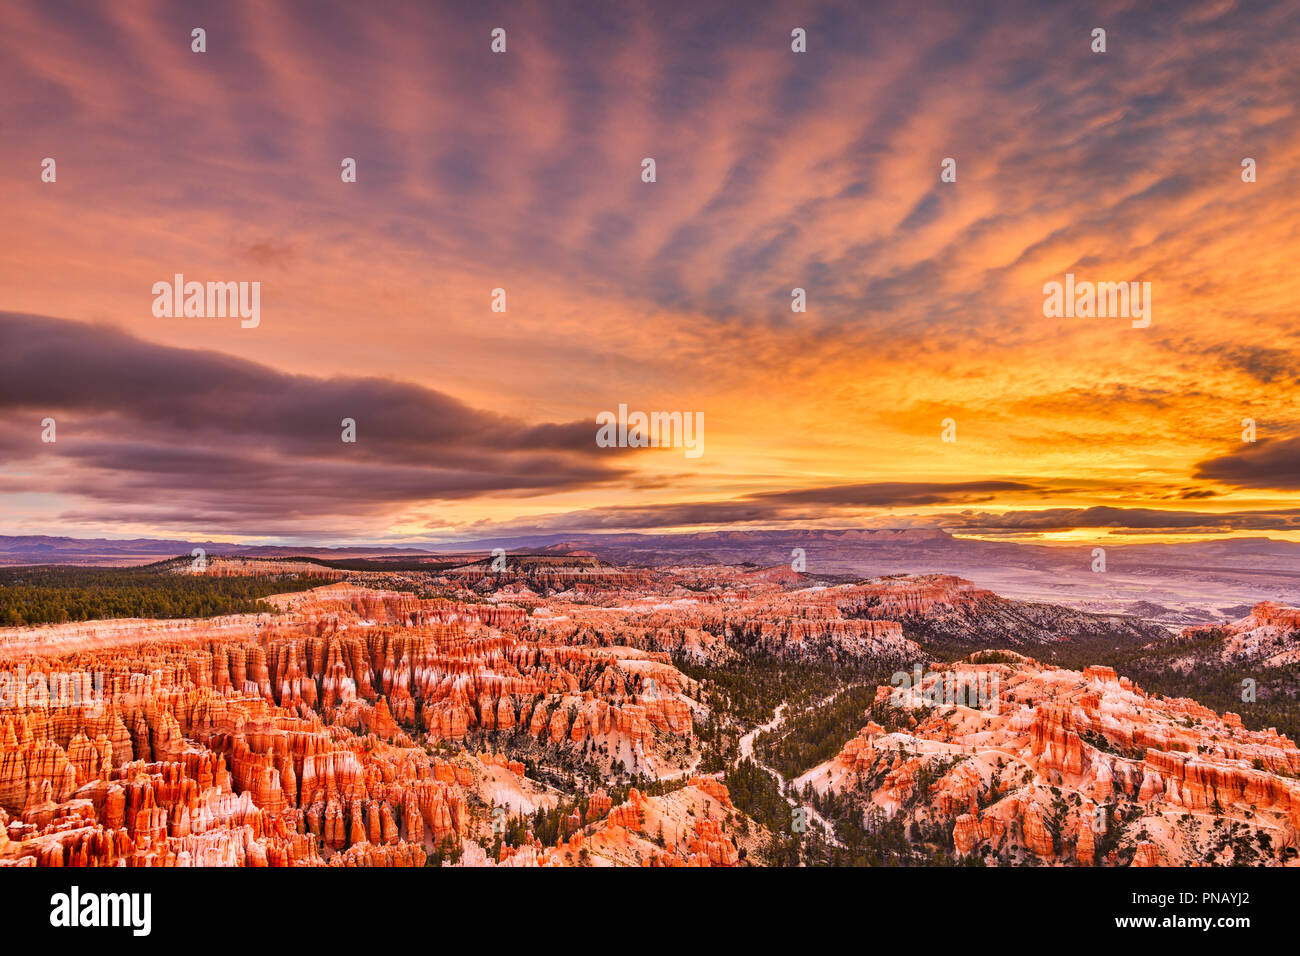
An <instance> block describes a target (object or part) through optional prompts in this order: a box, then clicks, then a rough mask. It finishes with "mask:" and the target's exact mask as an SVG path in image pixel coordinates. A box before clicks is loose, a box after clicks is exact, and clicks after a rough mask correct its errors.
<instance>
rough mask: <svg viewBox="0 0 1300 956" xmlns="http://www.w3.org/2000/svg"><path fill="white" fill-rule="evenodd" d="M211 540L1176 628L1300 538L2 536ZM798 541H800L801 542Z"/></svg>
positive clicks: (98, 560)
mask: <svg viewBox="0 0 1300 956" xmlns="http://www.w3.org/2000/svg"><path fill="white" fill-rule="evenodd" d="M194 548H203V549H204V551H205V552H207V553H208V554H212V555H218V554H245V555H249V556H253V557H262V558H276V557H293V556H298V555H301V556H306V557H316V558H323V559H340V558H363V557H364V558H376V557H385V556H388V557H393V558H405V559H412V558H416V559H418V558H421V557H428V558H430V559H431V560H436V559H439V558H446V557H448V556H452V555H455V556H469V557H471V558H472V557H481V556H482V555H483V554H484V553H487V552H490V551H491V550H492V549H493V548H504V549H506V551H507V552H519V551H529V552H534V553H567V552H571V551H584V552H588V553H590V554H592V555H596V556H598V557H600V558H601V559H603V560H605V561H608V562H609V563H611V564H616V565H642V566H651V567H664V566H671V565H688V564H744V563H750V564H754V565H758V566H761V567H775V566H780V565H786V566H789V565H791V564H792V563H793V562H794V561H795V560H796V559H797V558H798V557H799V556H800V555H802V560H803V562H804V567H805V568H806V570H807V571H808V572H810V573H813V574H817V575H830V576H833V575H842V576H845V577H855V578H856V577H874V576H878V575H883V574H903V573H914V574H922V573H933V572H946V573H951V574H957V575H960V576H962V577H965V578H969V579H970V580H972V581H975V582H976V583H977V584H979V585H981V586H982V587H987V588H990V589H992V590H995V591H997V592H998V593H1000V594H1005V595H1008V596H1011V597H1017V598H1021V599H1027V600H1040V601H1051V602H1054V603H1059V604H1067V605H1072V606H1075V607H1078V608H1080V609H1084V610H1091V611H1097V612H1102V613H1125V614H1134V615H1138V616H1140V617H1143V618H1147V619H1149V620H1158V621H1161V622H1162V623H1165V624H1168V625H1171V626H1175V625H1177V626H1181V625H1187V624H1197V623H1205V622H1216V621H1223V620H1231V619H1235V618H1236V617H1239V616H1240V615H1241V613H1243V612H1242V607H1243V606H1249V605H1253V604H1254V603H1256V602H1258V601H1265V600H1271V601H1280V602H1283V603H1287V602H1292V601H1293V600H1294V598H1295V594H1296V590H1297V585H1300V543H1297V542H1291V541H1278V540H1274V539H1271V538H1265V537H1252V538H1234V539H1219V540H1213V541H1204V542H1189V543H1178V544H1131V545H1122V546H1111V547H1107V548H1106V555H1105V559H1106V570H1105V571H1104V572H1099V571H1094V570H1093V567H1094V563H1095V558H1094V554H1093V546H1092V545H1078V546H1065V545H1040V544H1024V543H1020V542H1009V541H988V540H982V539H975V538H961V537H954V536H953V535H950V534H948V533H946V532H943V531H939V530H933V529H899V530H857V529H846V530H829V531H828V530H808V529H804V530H799V529H795V530H763V531H704V532H693V533H684V534H584V535H574V534H571V533H570V534H567V535H566V534H555V535H545V536H537V535H534V536H527V537H502V538H491V539H479V540H474V541H465V542H460V543H457V544H455V545H446V546H437V547H429V548H419V547H392V546H386V545H356V546H350V547H341V548H329V547H319V546H317V547H307V546H301V545H241V544H238V543H235V544H231V543H225V542H215V541H182V540H173V539H165V538H130V539H110V538H92V539H85V538H66V537H51V536H46V535H29V536H7V535H0V564H3V565H18V564H77V565H127V564H147V563H149V562H152V561H158V560H162V559H164V558H171V557H176V556H177V555H188V554H190V553H191V552H192V551H193V549H194ZM796 549H798V550H796Z"/></svg>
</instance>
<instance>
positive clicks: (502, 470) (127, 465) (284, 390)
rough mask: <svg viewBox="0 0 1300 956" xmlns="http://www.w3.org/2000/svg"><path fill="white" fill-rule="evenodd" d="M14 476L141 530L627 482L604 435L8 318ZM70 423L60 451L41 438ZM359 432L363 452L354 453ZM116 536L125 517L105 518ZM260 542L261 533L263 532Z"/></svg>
mask: <svg viewBox="0 0 1300 956" xmlns="http://www.w3.org/2000/svg"><path fill="white" fill-rule="evenodd" d="M0 414H3V417H4V423H3V425H2V426H0V461H4V462H5V464H7V465H16V464H19V463H23V464H24V465H29V464H31V463H39V464H41V465H42V466H44V467H45V468H47V469H48V472H42V476H41V477H40V478H39V480H36V481H33V482H31V483H29V484H27V485H26V486H23V487H18V486H17V485H16V484H15V483H16V482H17V481H18V479H10V480H7V481H6V482H5V484H4V488H5V490H22V491H35V490H42V491H57V492H60V493H63V494H73V495H78V496H82V497H85V498H89V499H92V500H97V501H100V502H104V503H111V504H115V505H132V506H134V507H133V508H132V509H131V516H132V517H135V518H139V517H142V516H145V515H152V516H158V517H157V518H155V520H161V517H162V516H166V517H167V518H168V519H171V518H174V517H176V516H177V515H182V514H183V515H187V516H188V517H189V519H190V520H191V521H194V522H199V523H220V524H221V530H224V529H225V528H226V527H228V526H229V524H230V522H232V521H235V522H238V523H239V524H240V527H241V528H243V529H244V530H246V531H247V530H250V529H251V527H252V525H253V524H255V523H256V522H258V521H264V520H269V519H274V520H276V521H285V520H287V519H290V518H293V519H303V520H309V519H312V518H313V517H317V518H319V517H325V516H334V515H338V514H357V513H364V512H367V511H369V510H371V509H373V508H376V507H379V506H381V505H393V504H401V503H414V502H422V501H430V500H440V499H441V500H450V499H461V498H469V497H474V496H478V495H488V494H506V495H531V494H542V493H546V492H553V491H564V490H573V489H576V488H582V487H587V486H590V485H594V484H599V483H603V482H609V481H613V480H616V479H619V478H621V477H622V476H623V474H624V472H623V470H622V468H621V467H620V466H619V464H618V461H619V459H620V457H621V453H620V452H619V451H617V450H611V449H599V448H597V447H596V445H595V437H594V436H595V425H594V422H582V421H575V422H565V423H548V424H540V425H530V424H527V423H524V422H521V421H519V420H517V419H513V418H509V417H506V416H503V415H497V414H494V413H492V412H487V411H483V410H481V409H476V408H472V407H470V406H469V405H466V404H465V403H464V402H461V401H459V400H457V399H455V398H452V397H451V396H449V395H446V394H444V393H441V392H437V391H434V390H432V389H427V388H422V387H420V386H416V385H411V384H408V383H404V382H396V381H391V380H388V379H379V378H347V377H336V378H328V379H326V378H315V377H311V376H306V375H290V374H287V373H285V372H280V371H277V370H275V369H272V368H269V367H267V366H263V365H258V364H256V363H254V362H250V361H246V360H243V359H239V358H234V357H232V356H229V355H223V354H220V353H216V352H207V351H199V350H193V349H181V348H173V347H170V346H163V345H155V344H152V343H148V342H144V341H142V340H140V339H137V338H134V337H132V336H130V335H128V334H126V333H124V332H121V331H118V330H115V329H112V328H109V327H106V326H92V325H85V324H81V323H75V322H68V321H64V320H60V319H51V318H44V317H39V316H30V315H17V314H13V313H0ZM46 416H52V417H54V418H55V419H56V421H57V428H58V440H57V442H56V443H55V444H52V445H50V444H43V443H42V442H41V441H40V428H39V422H40V420H41V419H42V418H44V417H46ZM344 418H351V419H353V420H355V422H356V432H357V442H356V443H355V444H351V443H344V442H343V441H342V440H341V431H342V429H341V422H342V420H343V419H344ZM99 517H100V519H101V520H110V519H111V517H112V515H111V513H109V512H107V511H106V512H103V513H101V514H100V516H99ZM259 530H260V529H259Z"/></svg>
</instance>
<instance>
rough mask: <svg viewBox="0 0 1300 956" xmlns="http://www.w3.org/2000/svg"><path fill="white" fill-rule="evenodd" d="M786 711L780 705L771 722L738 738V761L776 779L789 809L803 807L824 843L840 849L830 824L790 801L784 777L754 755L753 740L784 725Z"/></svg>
mask: <svg viewBox="0 0 1300 956" xmlns="http://www.w3.org/2000/svg"><path fill="white" fill-rule="evenodd" d="M846 689H847V688H840V690H838V691H836V692H835V693H834V694H831V695H830V696H828V697H824V698H822V700H821V701H820V702H819V703H817V704H815V705H813V706H814V707H824V706H825V705H826V704H829V703H830V702H831V701H832V700H834V699H835V698H836V697H838V696H839V695H840V693H842V692H843V691H844V690H846ZM788 710H789V705H788V704H781V706H779V707H778V708H777V709H776V713H775V714H774V715H773V717H772V719H771V720H769V721H768V722H767V723H765V724H760V725H759V726H757V727H755V728H754V729H753V730H751V731H750V732H749V733H747V734H745V736H743V737H741V738H740V759H741V760H744V759H745V758H746V757H749V758H750V759H752V760H753V761H754V763H755V764H756V765H757V766H759V767H762V768H763V769H764V770H766V771H767V772H768V773H770V774H771V775H772V776H774V777H776V782H777V785H778V786H779V787H780V788H781V796H782V797H784V798H785V801H786V803H788V804H790V808H791V809H792V810H793V809H794V808H795V807H803V809H804V812H805V813H806V814H807V818H808V819H809V820H813V821H815V822H816V823H817V825H818V826H820V827H821V828H822V835H823V836H824V837H825V839H826V842H827V843H829V844H830V845H831V846H837V847H842V846H843V845H844V844H842V843H840V841H839V840H838V839H836V837H835V828H834V827H833V826H831V824H830V822H829V821H828V820H827V819H826V818H825V817H823V816H822V815H821V814H820V813H818V812H817V811H816V810H815V809H813V807H812V805H811V804H808V803H804V802H803V800H802V799H791V798H790V797H789V796H787V794H786V792H785V788H786V779H785V777H783V776H781V773H780V771H778V770H777V769H776V768H774V767H769V766H768V765H767V764H765V763H763V761H761V760H760V759H759V758H758V756H757V755H756V754H755V753H754V739H755V738H756V737H757V736H758V735H759V734H761V733H765V732H767V731H769V730H775V729H776V728H777V727H779V726H781V724H783V723H785V718H786V713H787V711H788Z"/></svg>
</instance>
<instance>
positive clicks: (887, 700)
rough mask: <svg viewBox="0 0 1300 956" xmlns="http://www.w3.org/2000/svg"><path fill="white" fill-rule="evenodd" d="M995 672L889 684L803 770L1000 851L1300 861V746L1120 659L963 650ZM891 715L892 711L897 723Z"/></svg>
mask: <svg viewBox="0 0 1300 956" xmlns="http://www.w3.org/2000/svg"><path fill="white" fill-rule="evenodd" d="M957 669H958V670H959V671H961V672H962V673H964V674H974V675H980V674H982V675H983V677H984V678H985V680H986V681H987V680H992V681H993V683H994V684H995V685H996V687H997V692H996V700H995V701H994V702H990V703H989V704H988V705H987V706H985V707H971V706H963V705H960V704H957V705H952V704H951V703H943V702H939V703H938V704H937V705H936V704H935V703H934V702H933V701H932V700H931V701H930V702H927V698H926V696H925V690H924V689H923V688H917V687H906V688H898V687H882V688H880V690H879V692H878V695H877V706H876V708H875V713H876V715H877V716H879V717H881V719H882V720H883V721H884V723H879V722H870V723H867V724H866V726H865V727H864V728H863V729H862V731H861V733H860V734H859V735H858V736H857V737H855V738H854V739H853V740H851V741H849V742H848V743H847V744H846V745H845V747H844V749H843V750H842V751H841V752H840V753H839V754H838V755H837V756H836V757H835V758H834V759H833V760H831V761H828V762H827V763H825V764H822V765H820V766H818V767H815V768H813V769H812V770H810V771H808V772H807V773H805V774H804V775H803V776H801V777H800V778H799V779H798V780H797V781H796V784H797V786H798V787H800V788H803V787H805V786H806V787H809V788H811V790H812V791H813V792H814V793H815V794H816V795H818V796H819V797H825V795H826V794H828V793H834V794H836V795H837V796H845V795H852V796H853V797H854V798H855V799H856V801H857V802H856V803H855V804H853V805H854V806H855V807H856V808H857V812H858V813H859V819H860V821H861V824H862V825H863V826H865V827H872V826H879V825H880V821H882V820H893V819H895V818H897V819H901V820H903V821H905V823H906V827H907V831H908V832H909V833H911V834H912V836H913V838H914V839H916V840H918V841H920V842H927V843H930V844H933V845H937V846H939V847H940V848H941V849H943V850H945V851H948V852H951V853H953V854H955V855H956V856H957V857H965V856H969V855H971V854H975V855H978V856H980V857H982V858H984V859H986V860H987V861H988V862H990V863H994V862H997V863H1004V864H1006V863H1044V864H1061V863H1064V864H1078V865H1082V866H1091V865H1134V866H1142V865H1153V864H1166V865H1202V864H1211V865H1229V864H1234V863H1246V864H1252V865H1255V864H1262V865H1270V864H1271V865H1277V864H1290V865H1295V864H1296V862H1297V831H1298V830H1300V750H1297V748H1296V745H1295V743H1294V742H1292V741H1291V740H1289V739H1288V738H1286V737H1283V736H1280V735H1279V734H1277V733H1276V731H1271V730H1270V731H1250V730H1246V729H1244V728H1243V727H1242V724H1241V720H1240V718H1239V717H1238V716H1237V715H1235V714H1232V713H1225V714H1222V715H1218V714H1215V713H1214V712H1212V711H1210V710H1208V709H1206V708H1204V707H1202V706H1200V705H1198V704H1196V703H1195V702H1193V701H1190V700H1186V699H1165V698H1160V697H1153V696H1149V695H1147V694H1145V693H1144V692H1143V691H1142V690H1141V689H1140V688H1139V687H1137V686H1135V685H1133V684H1132V683H1131V682H1130V681H1128V680H1127V679H1125V678H1121V677H1118V676H1117V675H1116V674H1115V673H1114V671H1112V670H1110V669H1109V668H1103V667H1093V668H1088V669H1086V670H1084V671H1083V672H1077V671H1070V670H1061V669H1056V668H1050V667H1046V666H1044V665H1041V664H1038V663H1036V662H1034V661H1032V660H1027V659H1026V660H1022V661H1018V662H1014V663H1010V664H981V665H962V666H960V667H959V668H957ZM885 723H888V724H891V725H892V726H889V727H887V726H885Z"/></svg>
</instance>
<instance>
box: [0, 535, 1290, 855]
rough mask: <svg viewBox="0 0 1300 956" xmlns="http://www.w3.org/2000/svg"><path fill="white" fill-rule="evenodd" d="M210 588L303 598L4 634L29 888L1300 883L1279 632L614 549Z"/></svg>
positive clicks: (6, 809)
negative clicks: (997, 879)
mask: <svg viewBox="0 0 1300 956" xmlns="http://www.w3.org/2000/svg"><path fill="white" fill-rule="evenodd" d="M156 573H157V574H158V575H159V578H158V580H159V581H160V582H161V583H160V586H163V587H165V586H168V584H169V581H170V580H171V579H172V578H174V579H175V581H174V583H178V584H179V583H184V582H183V581H182V580H181V579H182V577H183V576H185V575H188V574H190V573H191V569H190V567H189V565H188V562H174V563H172V564H170V565H167V564H164V565H161V566H158V568H157V571H156ZM203 574H205V575H208V576H211V577H214V578H236V579H244V578H248V579H258V580H266V579H271V580H273V581H274V582H275V586H274V587H268V588H266V589H264V590H263V591H262V592H259V595H260V596H259V597H258V600H259V601H260V602H261V603H259V604H258V605H257V608H258V609H257V610H256V611H254V612H252V613H237V614H222V615H218V616H211V617H197V618H196V617H185V618H143V617H141V618H112V619H98V620H85V621H69V622H66V623H56V624H48V625H34V626H21V627H7V628H0V674H2V675H4V680H5V683H4V684H3V686H0V693H2V694H3V706H0V866H6V867H8V866H18V867H25V866H132V867H137V866H139V867H157V866H164V867H165V866H426V865H439V866H462V867H463V866H825V865H830V866H854V865H895V866H910V865H942V866H1053V865H1066V866H1147V865H1207V866H1214V865H1234V864H1236V865H1241V864H1251V865H1290V866H1294V865H1297V863H1298V862H1300V861H1298V859H1297V831H1298V830H1300V751H1298V750H1297V748H1296V745H1295V743H1294V740H1293V735H1294V733H1295V730H1294V726H1293V722H1294V720H1295V716H1296V704H1295V693H1296V688H1297V686H1298V685H1297V682H1296V680H1295V673H1296V667H1297V662H1298V661H1300V637H1298V632H1300V610H1296V609H1295V608H1293V607H1290V606H1289V605H1286V604H1284V603H1280V602H1277V601H1261V602H1257V603H1256V604H1254V605H1252V606H1247V607H1244V608H1242V609H1241V613H1239V614H1238V615H1237V616H1236V617H1235V618H1233V619H1232V620H1227V619H1226V618H1225V619H1224V620H1223V621H1222V622H1220V621H1217V620H1216V621H1214V622H1211V623H1204V624H1196V625H1193V626H1188V627H1185V628H1178V627H1171V626H1170V624H1169V622H1168V621H1167V620H1164V621H1156V620H1151V619H1144V618H1143V617H1141V616H1139V615H1133V614H1122V613H1117V612H1115V611H1114V610H1113V609H1106V610H1105V611H1104V613H1093V612H1091V611H1089V610H1087V609H1082V608H1080V607H1067V606H1064V605H1060V604H1053V603H1047V602H1042V601H1026V600H1017V599H1014V598H1009V597H1005V596H1003V595H1001V594H998V593H995V591H994V590H990V589H989V588H988V587H986V586H980V585H979V584H976V583H974V582H972V581H970V580H966V579H964V578H961V577H957V576H955V575H952V574H899V575H887V576H880V577H872V578H850V579H845V577H844V576H842V575H836V576H834V577H818V576H816V575H811V574H807V573H799V572H795V571H793V570H791V569H790V568H789V567H788V566H777V567H758V566H754V565H720V564H701V565H691V564H681V565H669V566H655V567H651V566H632V565H630V564H629V565H619V564H613V563H609V562H607V561H605V560H602V559H600V558H597V557H596V556H594V555H593V554H591V553H588V552H583V551H576V552H569V553H547V554H536V555H523V556H515V557H512V558H510V559H508V560H507V561H506V562H505V565H504V567H502V566H501V565H500V563H499V562H497V563H494V562H493V561H492V560H491V559H490V558H484V559H482V560H466V561H465V563H463V564H456V563H452V566H449V567H448V566H443V565H438V566H429V567H421V566H420V565H419V563H418V562H416V563H412V564H410V565H409V566H399V565H397V564H394V565H393V566H392V567H390V568H385V569H381V570H374V569H361V570H358V569H350V568H344V567H338V566H331V565H330V563H329V562H324V563H316V562H314V561H313V560H312V559H310V558H299V559H296V560H291V561H285V560H279V559H270V558H258V559H249V558H239V557H216V558H213V559H211V561H210V562H209V563H208V564H207V565H206V567H205V568H204V570H203ZM169 576H170V577H169ZM272 591H274V592H275V593H269V592H272ZM1243 675H1246V676H1243ZM918 678H919V679H918ZM1247 681H1249V682H1250V683H1249V686H1247V684H1246V682H1247ZM1151 682H1154V684H1152V683H1151ZM963 688H970V689H973V688H979V689H980V692H979V695H978V699H977V698H976V696H975V695H974V694H973V693H972V694H966V693H958V694H957V695H956V696H955V697H954V696H953V690H954V689H957V690H958V691H960V690H962V689H963ZM1238 699H1239V700H1240V703H1239V705H1236V706H1233V707H1228V706H1226V705H1227V704H1228V703H1232V702H1234V701H1236V700H1238Z"/></svg>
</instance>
